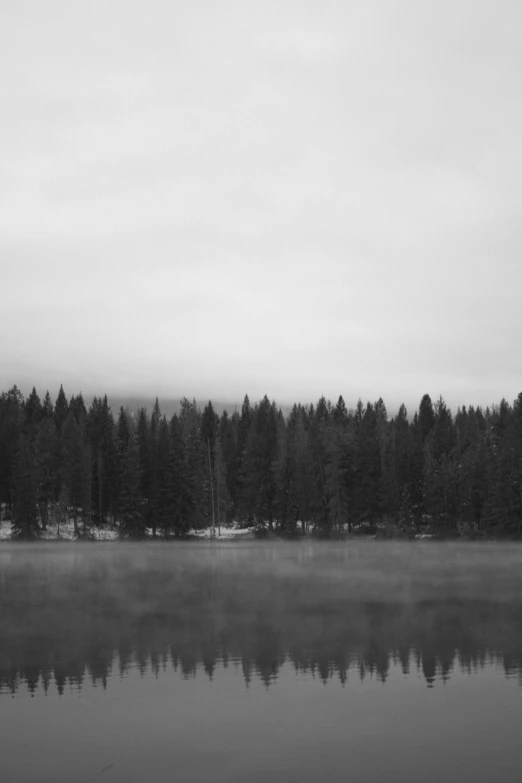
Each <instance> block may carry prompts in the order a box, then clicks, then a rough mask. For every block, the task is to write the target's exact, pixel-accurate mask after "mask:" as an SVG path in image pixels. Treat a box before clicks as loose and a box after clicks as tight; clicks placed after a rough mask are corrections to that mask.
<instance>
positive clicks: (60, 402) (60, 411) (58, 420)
mask: <svg viewBox="0 0 522 783" xmlns="http://www.w3.org/2000/svg"><path fill="white" fill-rule="evenodd" d="M68 413H69V403H68V402H67V397H66V396H65V392H64V390H63V386H62V385H61V386H60V391H59V392H58V397H57V398H56V403H55V406H54V423H55V424H56V429H57V430H58V433H59V434H61V432H62V427H63V425H64V423H65V420H66V418H67V414H68Z"/></svg>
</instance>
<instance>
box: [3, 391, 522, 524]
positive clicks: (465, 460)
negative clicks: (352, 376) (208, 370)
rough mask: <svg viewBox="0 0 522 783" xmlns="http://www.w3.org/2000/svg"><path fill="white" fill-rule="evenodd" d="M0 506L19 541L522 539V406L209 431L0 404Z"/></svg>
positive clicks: (263, 405) (320, 418) (185, 415)
mask: <svg viewBox="0 0 522 783" xmlns="http://www.w3.org/2000/svg"><path fill="white" fill-rule="evenodd" d="M0 502H1V504H2V508H3V509H4V513H5V514H6V515H7V516H8V517H9V518H10V519H11V524H12V532H13V534H14V535H15V536H21V537H31V536H38V535H39V533H40V532H41V531H42V530H45V529H46V528H47V526H48V524H49V523H50V522H51V521H52V522H53V523H54V524H56V523H58V524H60V523H61V522H65V521H66V520H68V519H69V518H71V517H72V518H73V519H74V525H75V530H76V532H77V533H78V534H79V535H82V534H83V535H89V532H90V531H91V530H92V527H93V525H96V526H102V525H106V524H108V523H110V524H111V525H112V526H115V527H117V528H118V530H119V532H120V533H121V535H122V536H123V537H133V538H134V537H137V538H139V537H142V536H144V535H146V533H147V530H151V531H152V535H153V536H156V535H158V534H162V535H164V536H170V535H176V536H183V535H186V534H187V533H188V531H189V530H191V529H197V528H202V527H206V526H208V525H209V524H210V522H211V520H212V519H214V520H215V521H216V525H217V524H222V523H226V522H228V521H231V520H232V519H234V520H238V521H240V522H242V523H244V524H245V525H246V524H255V525H257V527H258V530H259V532H262V531H277V532H280V533H282V534H285V535H292V534H296V533H299V532H306V531H307V528H308V525H309V524H310V523H312V529H313V530H314V532H315V533H316V534H318V535H324V536H330V535H339V534H342V533H344V531H349V532H351V531H354V530H357V529H361V527H363V526H364V527H366V526H368V525H375V524H376V523H377V522H378V521H380V520H389V521H390V522H393V523H395V524H397V525H398V526H399V527H400V528H402V529H403V530H405V531H408V532H412V531H415V530H416V529H418V528H419V526H421V525H424V524H426V523H430V524H431V525H433V526H435V527H440V528H444V529H451V528H456V527H457V526H464V527H466V528H467V529H469V530H472V531H473V530H474V531H476V530H477V529H493V530H495V531H497V532H509V533H518V532H522V393H521V394H519V395H518V397H517V399H516V400H515V401H514V403H513V405H510V404H508V403H507V402H506V401H505V400H502V401H501V402H500V404H499V405H494V406H492V407H491V408H486V410H485V411H483V410H482V409H481V408H480V407H478V408H474V407H472V406H470V407H469V408H466V407H463V408H462V409H461V408H459V409H458V411H457V413H456V414H455V415H452V413H451V411H450V410H449V409H448V407H447V406H446V404H445V402H444V400H443V399H442V398H440V399H439V400H438V401H437V402H435V404H433V403H432V400H431V398H430V396H429V395H427V394H426V395H424V397H423V398H422V400H421V402H420V406H419V409H418V411H416V412H415V415H414V416H413V418H411V420H410V419H409V418H408V414H407V411H406V408H405V406H404V405H401V407H400V408H399V411H398V412H397V414H396V415H395V416H393V417H389V416H388V414H387V411H386V406H385V404H384V402H383V400H382V399H379V400H378V401H377V402H375V403H370V402H369V403H367V404H366V405H363V403H362V402H361V401H360V400H359V402H358V404H357V406H356V408H355V410H347V408H346V405H345V403H344V400H343V398H342V397H339V400H338V402H337V404H336V405H332V404H331V403H330V401H328V400H326V399H325V398H324V397H322V398H321V399H320V400H319V401H318V402H317V404H316V405H313V404H312V405H309V406H303V405H300V404H299V405H294V407H293V408H292V410H291V413H290V414H289V416H288V417H286V418H285V417H284V415H283V413H282V411H281V410H280V409H279V408H278V407H277V406H276V404H275V402H271V401H270V400H269V399H268V397H266V396H265V397H264V398H263V399H262V400H261V401H260V402H258V403H256V404H254V405H251V403H250V401H249V399H248V397H247V396H246V397H245V399H244V402H243V405H242V408H241V410H240V411H237V410H236V411H234V413H232V414H229V413H228V412H227V411H224V412H223V414H222V415H221V416H218V415H217V414H216V412H215V411H214V409H213V406H212V403H211V402H209V403H208V405H207V406H206V407H205V408H204V409H203V410H201V409H200V408H199V407H198V406H197V405H196V403H195V402H189V401H188V400H187V399H183V400H182V401H181V407H180V411H179V413H177V414H175V415H174V416H173V417H172V418H171V419H170V421H168V420H167V418H166V417H165V416H164V415H162V414H161V410H160V406H159V403H158V401H157V400H156V403H155V405H154V407H153V410H152V411H151V412H150V413H148V412H147V410H146V409H145V408H141V409H139V410H138V411H137V412H134V413H130V412H129V411H128V410H125V409H123V408H120V411H119V413H118V415H117V417H116V419H115V418H114V416H113V414H112V412H111V409H110V407H109V405H108V401H107V397H106V396H105V397H104V398H103V399H102V398H97V397H95V398H94V399H93V401H92V403H91V404H90V405H89V407H88V408H87V407H86V405H85V403H84V400H83V398H82V395H81V394H80V395H78V396H72V397H71V398H70V399H69V400H68V399H67V397H66V395H65V393H64V390H63V387H61V388H60V391H59V394H58V396H57V399H56V402H55V403H54V404H53V402H52V400H51V397H50V395H49V392H47V393H46V394H45V397H44V398H43V400H41V399H40V397H39V396H38V394H37V392H36V390H35V389H33V391H32V392H31V394H30V395H29V396H28V397H27V398H24V396H23V395H22V394H21V392H20V391H19V389H18V388H17V387H16V386H14V387H13V388H12V389H10V390H9V391H8V392H4V393H2V395H1V396H0Z"/></svg>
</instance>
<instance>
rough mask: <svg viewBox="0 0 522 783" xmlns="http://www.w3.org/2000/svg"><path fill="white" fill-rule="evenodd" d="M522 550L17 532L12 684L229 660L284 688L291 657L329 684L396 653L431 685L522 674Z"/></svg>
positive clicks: (8, 584)
mask: <svg viewBox="0 0 522 783" xmlns="http://www.w3.org/2000/svg"><path fill="white" fill-rule="evenodd" d="M521 563H522V550H521V549H519V548H518V547H517V546H513V544H510V545H509V546H505V545H499V544H480V545H475V544H459V545H449V544H444V545H442V544H441V545H439V544H430V545H424V544H422V545H421V544H418V543H401V544H378V543H376V542H361V543H353V542H348V543H342V544H338V545H333V544H324V545H323V544H315V545H312V544H310V543H309V542H306V543H305V542H303V543H296V544H284V543H278V544H268V545H265V544H251V545H237V544H223V545H219V544H215V545H212V544H172V545H168V544H161V545H148V544H147V545H139V544H137V545H130V544H128V545H127V544H126V545H119V544H115V545H110V544H109V545H62V546H56V545H44V544H41V545H32V546H25V545H23V546H22V545H16V544H9V545H6V546H4V548H3V550H2V552H1V553H0V602H1V619H0V631H1V648H0V689H1V690H2V691H4V692H6V691H8V692H9V691H10V692H12V693H16V691H17V689H18V688H19V686H20V684H21V683H24V684H25V685H26V687H27V688H28V689H29V690H30V691H31V692H34V691H35V690H36V688H37V687H39V686H42V687H43V688H44V689H45V691H47V689H48V688H49V686H50V684H51V683H54V684H55V686H56V687H57V689H58V691H59V693H63V691H64V689H65V688H66V686H67V687H68V686H73V687H81V685H82V682H83V681H84V680H85V679H86V678H88V679H90V680H91V681H92V683H94V684H101V685H102V686H103V687H104V688H105V687H107V684H108V683H109V684H110V678H111V677H114V676H118V673H119V674H124V673H125V672H126V671H127V670H128V669H129V668H130V667H138V668H139V670H140V672H141V673H142V674H144V675H145V674H146V673H149V672H153V673H156V674H157V675H158V676H159V675H160V674H161V671H162V669H163V668H165V667H168V666H174V667H175V668H176V669H177V670H179V671H180V672H181V674H182V675H183V676H185V677H191V676H196V675H198V676H199V675H200V674H202V673H203V672H204V673H206V675H207V676H208V677H212V676H213V673H214V671H215V669H216V666H218V665H219V664H221V665H232V664H233V665H237V666H238V668H239V670H240V671H241V672H242V675H243V677H244V680H245V682H246V683H247V684H248V682H249V681H250V680H251V679H252V678H253V677H258V678H260V679H261V680H262V681H263V682H264V683H265V684H266V685H267V686H269V685H270V684H271V683H273V682H274V681H275V680H276V679H277V676H278V672H279V671H280V669H281V666H282V665H283V664H284V663H285V662H290V663H291V664H293V666H294V667H295V670H296V671H297V672H299V673H309V674H313V675H314V676H316V677H319V678H320V679H321V680H323V681H324V682H325V683H326V682H327V681H328V680H330V679H331V678H332V677H338V678H339V679H340V680H341V681H342V682H344V681H345V680H346V678H347V677H348V675H349V673H350V676H353V675H352V672H354V673H356V674H357V676H359V677H360V678H361V679H364V678H365V677H368V676H371V677H376V678H378V679H379V680H381V681H382V682H386V679H387V676H388V672H389V669H390V667H391V666H393V665H395V664H396V665H400V666H401V668H402V670H403V672H404V674H405V675H408V674H409V673H411V672H412V671H419V672H422V674H423V676H424V678H425V680H426V683H427V684H428V685H429V686H432V685H433V684H434V683H435V682H436V680H441V681H446V680H448V679H449V678H450V676H451V672H452V670H453V669H454V667H456V666H459V667H461V668H462V669H464V670H465V671H469V672H470V673H472V672H473V671H474V670H478V669H481V668H483V667H485V666H487V665H492V664H495V665H497V664H499V665H501V666H503V668H504V670H505V672H506V674H508V675H514V676H516V677H518V679H519V681H521V672H522V589H521V588H522V569H521V568H520V565H521Z"/></svg>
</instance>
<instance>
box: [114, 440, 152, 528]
mask: <svg viewBox="0 0 522 783" xmlns="http://www.w3.org/2000/svg"><path fill="white" fill-rule="evenodd" d="M118 509H119V514H120V520H121V527H120V534H121V536H122V537H124V538H143V537H144V536H145V534H146V524H147V523H146V520H145V517H144V514H143V499H142V497H141V494H140V461H139V452H138V447H137V443H136V439H135V437H134V436H131V437H130V439H129V444H128V448H127V451H126V453H125V454H124V456H123V464H122V472H121V480H120V491H119V498H118Z"/></svg>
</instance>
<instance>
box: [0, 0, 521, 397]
mask: <svg viewBox="0 0 522 783" xmlns="http://www.w3.org/2000/svg"><path fill="white" fill-rule="evenodd" d="M521 30H522V4H521V3H520V2H519V0H513V2H507V1H506V0H494V2H493V1H491V2H486V1H485V0H473V2H471V0H442V2H441V1H440V0H439V2H437V3H435V2H419V1H418V0H408V1H406V0H380V1H375V0H374V1H373V2H372V0H356V1H355V2H350V1H349V0H342V1H339V2H335V1H333V0H321V2H316V1H314V2H309V1H307V0H299V2H294V0H290V1H287V0H277V2H267V1H266V0H263V2H255V3H254V2H248V0H241V1H240V2H237V3H234V2H229V0H223V1H222V2H216V1H214V2H210V0H207V2H198V0H187V2H175V0H172V1H171V2H166V1H165V2H157V1H154V0H149V2H147V3H144V2H139V3H138V2H135V1H134V0H124V1H122V2H114V1H113V0H103V1H102V2H99V1H98V0H89V2H76V0H69V1H68V2H65V0H62V2H56V1H55V0H46V1H45V2H42V1H41V0H3V2H1V3H0V70H1V73H2V109H1V115H2V119H1V122H0V265H1V278H0V279H1V292H0V334H1V336H2V339H1V341H0V388H1V389H2V390H5V389H7V388H8V387H9V386H11V385H12V384H13V383H17V384H18V385H19V386H21V388H22V389H23V390H24V391H27V392H28V391H29V390H30V388H31V386H32V385H33V384H36V386H37V388H38V390H39V391H40V392H41V393H43V392H44V391H45V388H47V387H49V389H50V391H51V394H52V396H53V397H54V396H55V394H56V391H57V389H58V387H59V384H60V383H61V382H63V384H64V387H65V389H66V392H67V393H68V394H71V393H76V392H77V391H79V390H80V389H82V390H83V392H84V393H85V394H87V395H88V394H90V393H98V394H100V393H104V392H108V393H110V392H113V393H118V394H129V395H131V394H159V395H160V397H161V396H163V397H176V396H181V395H187V396H188V397H192V396H195V397H197V398H203V399H205V398H209V397H211V398H214V399H219V400H226V399H230V400H239V401H240V400H241V399H242V398H243V396H244V394H245V393H248V394H249V395H250V397H251V399H252V398H254V399H257V398H258V397H260V396H262V395H263V394H265V393H267V394H268V395H269V396H270V397H275V398H276V399H277V400H278V402H281V403H284V402H288V401H290V402H292V401H294V400H299V399H300V400H302V401H309V400H315V399H317V398H318V397H319V395H321V394H323V393H324V394H325V396H327V397H331V398H332V399H336V398H337V396H338V395H339V394H340V393H342V394H343V395H344V397H345V399H346V401H347V404H349V405H353V404H355V402H356V400H357V398H358V397H359V396H361V397H362V398H363V400H367V399H371V400H374V399H377V398H378V397H379V396H382V397H383V398H384V400H385V402H386V403H387V405H388V407H389V408H390V409H393V408H394V407H395V406H396V404H397V403H398V402H400V401H402V400H404V401H405V402H406V403H407V405H408V406H409V407H410V408H413V407H415V406H416V405H418V402H419V400H420V397H421V396H422V394H424V393H425V392H428V393H430V394H431V396H432V397H433V398H436V397H438V396H439V394H442V395H443V397H444V398H445V399H446V401H447V402H448V404H450V406H452V407H454V408H456V406H457V405H459V404H463V403H464V404H470V403H472V404H483V405H487V404H488V403H491V402H493V401H496V402H498V401H499V400H500V398H501V397H502V396H505V397H506V398H507V399H508V400H510V401H511V400H512V399H513V398H514V397H515V396H516V395H517V394H518V392H519V391H520V390H521V389H522V364H521V358H520V340H521V336H522V315H521V310H522V308H521V302H522V293H521V289H522V221H521V184H522V144H521V139H522V87H521V80H520V74H521V73H522V46H521Z"/></svg>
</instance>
